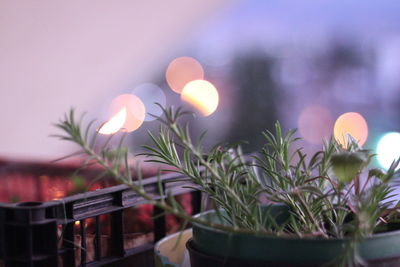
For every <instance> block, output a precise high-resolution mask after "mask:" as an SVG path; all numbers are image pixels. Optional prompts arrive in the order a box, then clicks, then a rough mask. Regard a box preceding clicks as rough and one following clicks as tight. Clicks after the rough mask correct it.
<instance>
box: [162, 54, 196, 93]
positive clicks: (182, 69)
mask: <svg viewBox="0 0 400 267" xmlns="http://www.w3.org/2000/svg"><path fill="white" fill-rule="evenodd" d="M165 78H166V80H167V83H168V85H169V87H171V89H172V90H173V91H174V92H176V93H178V94H180V93H181V92H182V90H183V88H184V87H185V85H186V84H187V83H189V82H191V81H193V80H202V79H204V70H203V67H202V66H201V64H200V63H199V62H198V61H197V60H196V59H194V58H191V57H179V58H176V59H174V60H173V61H172V62H171V63H170V64H169V66H168V68H167V71H166V74H165Z"/></svg>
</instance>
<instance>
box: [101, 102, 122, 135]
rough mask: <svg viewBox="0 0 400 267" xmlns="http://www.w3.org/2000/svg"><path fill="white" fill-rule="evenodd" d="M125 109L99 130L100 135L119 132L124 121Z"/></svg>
mask: <svg viewBox="0 0 400 267" xmlns="http://www.w3.org/2000/svg"><path fill="white" fill-rule="evenodd" d="M126 113H127V112H126V108H125V107H124V108H122V109H121V110H120V111H119V112H118V113H117V114H116V115H115V116H113V117H112V118H111V119H110V120H109V121H108V122H106V123H105V124H104V125H103V126H102V127H101V128H100V130H99V133H101V134H114V133H116V132H118V131H119V130H121V128H122V127H123V126H124V124H125V120H126Z"/></svg>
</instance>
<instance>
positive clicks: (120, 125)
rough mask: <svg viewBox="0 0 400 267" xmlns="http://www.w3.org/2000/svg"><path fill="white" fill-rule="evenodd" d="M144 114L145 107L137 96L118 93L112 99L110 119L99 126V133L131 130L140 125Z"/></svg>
mask: <svg viewBox="0 0 400 267" xmlns="http://www.w3.org/2000/svg"><path fill="white" fill-rule="evenodd" d="M145 114H146V108H145V106H144V104H143V102H142V101H141V100H140V98H139V97H137V96H135V95H132V94H123V95H120V96H118V97H116V98H115V99H114V100H113V101H112V103H111V116H110V118H111V119H110V120H109V121H108V122H106V123H105V124H104V125H103V126H102V127H101V128H100V130H99V133H101V134H113V133H116V132H118V131H123V132H133V131H135V130H136V129H138V128H139V127H140V126H141V125H142V123H143V121H144V117H145Z"/></svg>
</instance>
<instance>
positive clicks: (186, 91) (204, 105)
mask: <svg viewBox="0 0 400 267" xmlns="http://www.w3.org/2000/svg"><path fill="white" fill-rule="evenodd" d="M181 99H182V100H183V101H185V102H186V103H189V104H190V105H192V106H193V107H194V108H196V109H197V110H198V111H199V112H200V113H201V114H202V115H203V116H209V115H211V114H212V113H214V111H215V110H216V109H217V107H218V102H219V96H218V91H217V89H216V88H215V87H214V85H213V84H212V83H210V82H209V81H205V80H196V81H191V82H190V83H188V84H187V85H186V86H185V88H183V91H182V94H181Z"/></svg>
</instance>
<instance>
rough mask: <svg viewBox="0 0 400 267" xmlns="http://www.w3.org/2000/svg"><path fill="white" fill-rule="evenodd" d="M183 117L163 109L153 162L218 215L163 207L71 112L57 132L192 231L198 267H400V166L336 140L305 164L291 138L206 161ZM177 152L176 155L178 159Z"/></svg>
mask: <svg viewBox="0 0 400 267" xmlns="http://www.w3.org/2000/svg"><path fill="white" fill-rule="evenodd" d="M183 115H185V112H182V110H181V109H179V108H178V109H177V110H174V109H173V108H169V109H165V110H164V116H163V117H160V118H159V121H160V122H161V123H162V126H161V127H160V130H159V132H158V134H157V135H154V134H150V135H149V136H150V138H151V140H152V142H153V146H144V148H145V149H146V152H145V153H143V154H144V155H146V156H148V157H149V161H151V162H157V163H162V164H163V165H164V166H166V167H165V169H166V170H168V171H171V172H177V173H180V174H183V175H184V176H185V177H186V178H185V179H186V180H189V181H190V182H191V183H192V184H193V186H194V187H196V189H198V190H200V191H202V192H203V193H204V194H205V195H207V196H208V198H207V199H208V200H209V201H210V202H211V204H212V206H213V208H214V209H212V210H211V211H207V212H205V213H202V214H199V215H196V216H193V217H192V216H191V215H189V214H187V213H186V212H185V210H184V209H183V208H182V207H181V206H180V205H179V204H178V203H177V202H176V201H175V200H174V199H173V198H172V197H170V196H168V194H167V193H165V192H163V189H162V186H160V189H159V190H160V194H161V195H162V196H164V197H163V198H161V199H160V200H156V199H153V197H152V195H151V194H149V193H147V192H145V190H144V188H143V187H142V186H141V182H140V181H138V182H132V181H131V178H130V177H131V175H130V166H129V164H128V150H127V149H126V148H125V147H124V146H123V144H122V142H121V143H119V145H118V146H116V147H114V148H110V147H103V149H101V151H95V149H94V147H93V145H90V142H89V140H88V139H89V138H88V136H89V134H88V133H89V132H90V131H91V129H90V125H91V124H89V126H88V127H87V128H84V129H83V128H82V125H81V122H77V121H76V120H75V118H74V117H75V116H74V112H73V111H71V112H70V113H69V114H68V115H67V116H66V117H65V118H64V119H63V120H61V121H60V123H59V124H58V125H57V126H58V127H60V128H61V129H62V130H64V132H65V135H63V136H61V138H62V139H65V140H69V141H73V142H75V143H76V144H78V145H79V146H80V147H81V149H82V153H85V154H87V155H88V157H89V159H90V160H94V161H96V162H97V163H99V164H100V165H102V166H103V167H104V168H105V170H106V171H107V172H108V173H109V174H111V175H113V176H114V177H115V178H116V179H117V180H118V181H120V182H123V183H125V184H127V185H128V186H129V187H130V188H131V189H132V190H133V191H135V192H136V193H137V194H139V195H140V196H142V197H143V198H145V199H147V200H148V201H149V202H150V203H151V204H154V205H156V206H158V207H159V208H162V209H164V210H165V211H166V212H167V213H170V214H173V215H176V216H178V217H180V218H182V219H183V220H184V222H185V224H186V223H188V222H190V223H191V224H192V226H193V239H192V240H190V241H189V242H188V244H187V247H188V249H189V251H190V254H191V261H192V267H197V266H327V265H328V266H329V265H331V266H363V265H372V266H373V265H376V266H383V265H381V264H384V266H398V264H399V262H400V231H398V228H399V227H400V225H398V224H397V221H398V218H399V216H398V207H399V204H398V203H399V202H397V201H395V200H394V199H393V195H394V190H395V189H396V185H395V184H394V183H395V181H394V178H395V177H397V176H398V175H399V171H398V170H397V167H398V165H399V160H396V161H394V162H393V164H392V165H391V167H390V168H389V169H388V170H387V171H383V170H380V169H369V170H368V165H369V163H370V161H371V159H372V157H373V154H372V153H371V151H368V150H364V149H362V148H361V147H360V146H359V145H358V144H357V142H356V141H355V140H354V139H353V138H352V137H351V136H348V137H347V142H346V144H345V146H342V145H340V144H338V143H337V142H336V141H335V140H334V139H333V138H332V139H331V140H329V141H326V142H325V143H324V145H323V149H322V150H321V151H319V152H317V153H315V154H314V155H312V156H311V157H307V155H306V154H304V153H303V152H302V149H301V148H297V149H296V148H295V147H294V145H293V144H294V143H295V142H296V141H297V140H298V138H295V137H294V134H295V131H293V130H292V131H289V132H288V133H286V134H284V133H283V132H282V130H281V127H280V125H279V123H277V124H276V127H275V132H274V133H271V132H268V131H267V132H264V133H263V135H264V137H265V140H266V143H265V145H264V147H262V148H260V152H259V154H256V155H253V156H250V157H246V156H244V155H243V154H242V152H241V149H240V146H232V147H227V146H215V147H214V148H212V149H211V150H209V151H204V149H203V147H202V145H201V140H202V138H203V137H204V134H203V135H201V137H200V139H199V140H192V138H191V136H190V134H189V128H188V127H189V126H188V125H186V126H182V125H181V124H180V123H179V119H180V118H181V117H182V116H183ZM178 150H179V151H180V152H179V153H178Z"/></svg>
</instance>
